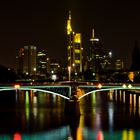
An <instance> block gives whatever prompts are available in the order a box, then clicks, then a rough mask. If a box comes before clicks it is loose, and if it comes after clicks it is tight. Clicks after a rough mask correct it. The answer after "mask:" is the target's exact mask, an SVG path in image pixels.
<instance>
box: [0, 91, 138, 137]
mask: <svg viewBox="0 0 140 140" xmlns="http://www.w3.org/2000/svg"><path fill="white" fill-rule="evenodd" d="M82 92H83V91H82ZM64 106H65V100H64V99H62V98H61V97H58V96H54V95H49V94H46V93H45V94H44V93H41V92H34V91H21V92H18V91H17V92H16V93H15V92H10V93H9V91H8V92H4V93H1V94H0V139H4V140H27V139H32V140H38V139H39V140H40V139H43V140H54V139H55V140H106V139H107V140H139V139H140V96H139V94H135V93H131V92H126V91H113V90H111V91H109V92H98V93H94V92H93V94H91V95H88V96H86V97H84V98H83V99H81V101H80V112H81V115H80V116H79V117H76V116H75V117H74V116H68V115H66V114H65V113H64Z"/></svg>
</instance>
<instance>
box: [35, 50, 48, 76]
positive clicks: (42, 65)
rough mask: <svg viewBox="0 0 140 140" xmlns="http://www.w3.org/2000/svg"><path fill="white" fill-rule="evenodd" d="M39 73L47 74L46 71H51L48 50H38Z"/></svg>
mask: <svg viewBox="0 0 140 140" xmlns="http://www.w3.org/2000/svg"><path fill="white" fill-rule="evenodd" d="M36 58H37V74H38V75H40V76H41V75H42V76H46V73H47V72H49V67H48V60H49V58H47V52H46V50H41V51H37V57H36Z"/></svg>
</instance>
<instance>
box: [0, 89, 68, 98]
mask: <svg viewBox="0 0 140 140" xmlns="http://www.w3.org/2000/svg"><path fill="white" fill-rule="evenodd" d="M9 90H19V91H22V90H32V91H38V92H43V93H49V94H52V95H57V96H60V97H62V98H64V99H66V100H69V97H66V96H64V95H62V94H59V93H56V92H53V91H49V90H46V89H38V88H27V87H20V88H17V89H16V88H14V87H7V88H6V87H5V88H1V89H0V91H9Z"/></svg>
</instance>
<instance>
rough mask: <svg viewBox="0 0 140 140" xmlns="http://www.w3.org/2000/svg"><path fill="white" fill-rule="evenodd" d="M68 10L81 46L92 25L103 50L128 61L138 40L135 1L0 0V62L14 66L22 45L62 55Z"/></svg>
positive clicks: (88, 36)
mask: <svg viewBox="0 0 140 140" xmlns="http://www.w3.org/2000/svg"><path fill="white" fill-rule="evenodd" d="M69 10H71V11H72V25H73V28H74V30H76V31H77V32H80V33H81V34H82V44H83V45H82V47H83V48H84V49H87V47H88V45H89V43H90V41H89V40H90V37H91V35H92V29H93V28H94V29H95V36H96V37H98V38H100V40H102V42H103V46H104V50H106V51H110V50H111V51H112V53H113V56H114V57H118V58H122V59H123V60H124V61H125V64H126V62H127V64H129V65H130V61H131V52H132V49H133V47H134V41H135V40H138V43H139V42H140V37H139V26H138V25H139V22H140V21H139V19H138V18H139V8H138V3H137V2H134V3H130V2H127V3H125V2H121V1H117V2H112V1H110V0H109V1H107V2H106V1H104V0H103V1H102V2H99V1H97V0H94V1H92V0H89V1H87V2H83V1H81V2H80V1H76V2H75V1H71V2H69V1H67V2H65V1H61V2H58V1H54V2H36V1H34V2H33V1H30V2H28V1H26V0H25V1H24V2H18V1H16V0H15V1H12V2H11V3H10V2H8V3H6V1H5V2H1V3H0V20H1V23H0V29H1V31H0V42H1V47H0V64H1V65H5V66H14V64H15V61H16V59H15V57H16V54H17V51H18V49H19V48H21V47H23V46H25V45H35V46H37V47H38V48H42V49H44V48H45V49H47V51H48V55H49V57H54V58H60V57H63V56H64V55H66V52H65V51H66V49H67V46H66V39H67V37H66V22H67V17H68V11H69ZM58 52H59V53H58ZM123 54H124V55H123ZM128 62H129V63H128ZM125 64H124V65H125Z"/></svg>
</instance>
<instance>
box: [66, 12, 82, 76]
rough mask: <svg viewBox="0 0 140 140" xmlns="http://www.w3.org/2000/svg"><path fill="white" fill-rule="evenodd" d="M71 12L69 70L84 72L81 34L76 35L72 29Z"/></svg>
mask: <svg viewBox="0 0 140 140" xmlns="http://www.w3.org/2000/svg"><path fill="white" fill-rule="evenodd" d="M71 22H72V18H71V12H70V11H69V18H68V20H67V58H68V68H69V69H70V71H71V72H74V73H79V72H82V52H83V48H82V46H81V34H80V33H75V32H74V31H73V29H72V24H71Z"/></svg>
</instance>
